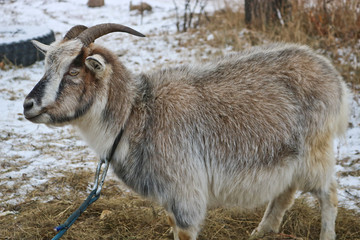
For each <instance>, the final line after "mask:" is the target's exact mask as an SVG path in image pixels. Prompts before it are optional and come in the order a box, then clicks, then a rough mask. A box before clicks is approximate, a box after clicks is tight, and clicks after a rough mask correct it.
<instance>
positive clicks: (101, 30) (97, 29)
mask: <svg viewBox="0 0 360 240" xmlns="http://www.w3.org/2000/svg"><path fill="white" fill-rule="evenodd" d="M112 32H126V33H129V34H132V35H135V36H138V37H145V35H143V34H141V33H139V32H138V31H135V30H134V29H132V28H129V27H126V26H124V25H121V24H116V23H104V24H98V25H95V26H93V27H90V28H88V29H86V30H85V31H83V32H82V33H80V35H79V36H78V38H79V39H80V40H81V42H82V43H83V44H84V45H85V46H88V45H89V44H90V43H92V42H94V41H95V39H97V38H99V37H101V36H104V35H106V34H108V33H112Z"/></svg>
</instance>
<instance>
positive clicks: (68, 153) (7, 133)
mask: <svg viewBox="0 0 360 240" xmlns="http://www.w3.org/2000/svg"><path fill="white" fill-rule="evenodd" d="M86 3H87V1H86V0H82V1H75V0H62V1H60V0H47V1H43V0H34V1H33V0H31V1H30V0H23V1H7V0H5V1H2V2H0V6H1V7H0V15H1V16H2V26H3V25H6V26H14V27H20V28H27V27H36V26H40V27H44V28H48V29H52V30H53V31H54V32H55V34H56V37H57V39H61V38H62V37H63V36H64V34H65V33H66V31H67V30H68V29H70V28H71V27H72V26H74V25H76V24H83V25H87V26H92V25H95V24H98V23H104V22H116V23H121V24H124V25H127V26H130V27H132V28H134V29H136V30H138V31H139V32H141V33H143V34H145V35H146V36H147V37H146V38H136V37H134V36H130V35H127V34H124V33H115V34H110V35H107V36H104V37H102V38H101V39H98V40H97V43H98V44H100V45H105V46H106V47H107V48H110V49H112V50H113V51H114V52H115V53H117V54H118V55H119V58H120V59H121V61H122V62H123V63H124V64H125V65H126V66H127V67H128V68H129V69H130V70H131V71H133V72H134V73H140V72H145V71H150V70H152V69H157V68H161V67H164V66H169V65H172V66H173V65H176V64H181V63H191V62H194V61H207V60H208V59H211V58H213V57H216V56H218V55H223V54H226V53H229V52H231V51H232V48H231V46H229V47H226V48H215V47H213V46H210V45H209V44H208V43H207V41H210V40H211V39H212V38H213V36H212V35H210V34H209V35H208V36H207V37H206V38H203V37H202V38H198V37H197V34H199V33H196V32H192V33H177V32H176V25H175V15H176V14H175V8H174V5H173V2H172V1H166V0H151V1H147V3H149V4H150V5H151V6H152V12H145V13H144V16H143V17H141V15H140V14H139V13H138V12H136V11H129V1H117V0H106V1H105V6H104V7H101V8H88V7H87V5H86ZM133 4H136V2H135V1H133ZM181 4H182V2H181V1H180V3H179V6H182V5H181ZM220 7H221V6H220V4H218V3H217V1H210V2H209V4H208V7H207V11H209V12H210V13H211V11H214V10H217V8H220ZM0 29H1V26H0ZM248 31H249V30H246V29H244V30H243V31H241V32H239V39H240V41H243V42H244V48H246V47H249V46H250V45H251V44H250V43H249V41H248V40H247V37H246V36H247V33H248ZM1 38H4V37H2V36H0V39H1ZM10 39H11V38H10ZM195 39H196V40H195ZM2 40H7V41H9V39H2ZM264 41H265V40H264ZM43 71H44V63H43V62H37V63H35V64H34V65H32V66H29V67H26V68H21V67H20V68H19V67H11V68H6V69H4V70H0V112H1V113H2V114H1V115H0V220H1V218H3V217H4V215H7V214H12V215H11V216H12V217H13V216H14V218H16V216H17V215H21V213H22V211H21V209H23V210H24V209H27V206H30V205H31V206H33V204H34V203H39V202H40V203H42V205H41V206H44V205H45V204H49V205H48V206H52V208H53V209H54V208H55V205H56V201H57V200H58V201H60V199H61V200H64V199H69V201H70V202H72V203H73V204H72V205H71V209H73V208H76V206H75V205H76V204H78V203H80V202H79V201H81V199H83V198H85V195H86V192H88V190H89V189H90V188H91V181H92V175H93V172H94V171H95V167H96V162H97V161H98V159H97V156H96V155H95V154H94V153H93V152H92V150H90V149H89V148H88V147H87V146H86V144H85V143H84V142H83V141H82V140H81V139H80V138H79V137H78V136H77V135H76V132H75V131H74V130H73V129H71V128H69V127H63V128H48V127H46V126H44V125H35V124H33V123H30V122H29V121H27V120H26V119H24V116H23V114H22V103H23V100H24V98H25V96H26V94H27V93H28V92H29V91H30V90H31V89H32V87H33V86H34V85H35V84H36V83H37V81H38V80H40V79H41V77H42V75H43ZM353 89H355V88H353ZM357 91H358V90H357ZM359 96H360V94H359V92H356V91H355V90H354V98H353V99H352V102H351V109H352V112H351V119H350V122H349V129H348V131H347V133H346V136H345V138H344V139H342V140H338V141H336V143H335V149H334V150H335V151H336V156H337V159H338V160H337V165H336V171H337V173H336V174H337V175H336V176H337V180H338V183H339V190H338V194H339V200H340V206H341V207H343V208H344V209H354V210H355V211H359V210H360V200H359V199H360V187H359V186H360V170H359V169H360V99H359ZM80 173H81V174H80ZM79 179H81V184H80V185H81V186H77V185H76V183H77V182H79ZM104 188H105V189H104V191H105V194H104V195H105V197H104V198H105V199H108V198H110V196H114V197H115V198H116V199H117V200H118V201H120V200H121V201H120V202H121V204H120V208H126V207H124V206H125V205H126V204H127V203H126V202H125V203H124V201H125V200H124V196H125V197H128V196H131V197H130V198H133V199H135V200H136V201H135V203H134V202H131V201H130V202H129V203H128V204H129V205H130V207H133V205H135V206H136V204H137V203H139V205H145V206H144V208H145V209H146V211H150V213H149V215H150V217H149V219H148V220H146V219H145V222H146V221H148V222H146V224H151V221H154V216H155V220H156V219H157V217H158V216H159V215H161V216H163V215H164V213H163V210H161V209H159V208H156V207H155V208H153V207H150V205H149V203H148V202H143V201H141V200H139V199H138V198H137V197H136V196H133V195H132V193H130V192H129V191H128V190H127V189H126V187H124V186H123V185H122V184H121V183H120V182H119V181H118V180H117V179H116V177H115V176H114V174H113V173H112V172H110V174H109V176H108V179H107V182H105V187H104ZM111 189H112V190H113V192H112V194H110V193H109V192H110V190H111ZM107 193H108V196H107V195H106V194H107ZM115 193H116V194H118V195H119V196H117V197H116V196H115ZM74 196H76V197H74ZM118 198H120V199H118ZM74 199H76V201H75V200H74ZM300 199H301V200H300V201H301V202H303V201H307V200H308V199H311V198H309V196H307V195H305V196H302V197H300ZM127 200H129V199H127ZM312 203H313V202H310V203H309V204H310V205H311V204H312ZM111 204H112V205H111V206H113V202H111ZM124 204H125V205H124ZM95 205H96V203H95ZM17 206H18V207H17ZM19 206H20V207H19ZM36 206H39V205H36ZM56 206H58V205H56ZM99 206H104V204H101V203H100V204H99V205H98V207H96V209H97V211H99V212H100V213H101V212H103V211H104V210H107V208H109V206H108V207H105V208H103V209H102V210H100V209H99ZM105 206H106V205H105ZM61 207H63V208H64V210H65V209H66V212H65V213H64V212H60V213H59V212H57V213H56V214H55V213H51V211H48V210H46V211H47V212H48V213H49V214H50V215H51V214H54V215H56V217H57V218H54V219H55V220H54V219H52V221H53V222H54V221H55V222H56V221H64V220H65V218H64V217H65V216H63V218H61V216H62V215H66V216H68V215H69V214H70V212H69V211H70V210H69V209H68V207H67V206H66V204H64V205H63V206H61ZM142 208H143V207H142V206H136V208H135V209H137V210H139V211H141V209H142ZM50 209H51V208H50ZM149 209H150V210H149ZM151 209H153V212H151ZM44 211H45V210H44ZM109 211H110V213H111V211H113V212H115V210H112V209H109ZM217 211H220V210H217ZM221 211H225V212H226V211H227V210H221ZM27 213H28V212H27ZM227 213H229V212H227ZM60 214H61V215H60ZM229 214H230V215H231V214H235V215H236V216H237V217H239V215H237V213H236V212H235V213H234V212H230V213H229ZM105 215H106V214H105ZM216 215H221V214H219V212H212V213H211V214H210V220H208V221H223V222H226V219H223V220H219V219H216V218H215V219H214V216H216ZM29 216H30V215H29ZM33 216H37V215H36V214H33ZM259 216H260V215H259ZM259 216H257V217H259ZM17 218H18V219H21V217H20V216H18V217H17ZM225 218H226V217H225ZM119 221H120V220H119ZM162 221H163V220H162ZM236 221H238V222H242V220H241V219H238V220H236ZM244 221H245V222H246V221H247V220H244ZM251 221H253V222H258V219H257V220H251ZM163 222H164V221H163ZM54 224H56V223H54ZM164 224H166V223H164ZM221 226H223V227H221V228H220V229H218V230H219V231H220V230H221V229H222V230H224V229H225V230H226V225H224V224H223V225H221ZM255 226H256V224H255ZM218 230H215V231H218ZM14 231H16V228H14ZM167 231H168V230H163V232H162V233H161V234H165V235H164V236H167V235H168V234H169V232H167ZM249 231H250V230H249ZM0 233H1V232H0ZM1 235H2V234H0V238H1ZM14 236H15V235H14ZM14 236H13V237H14ZM25 236H26V235H25ZM40 236H41V234H40ZM228 237H230V236H228ZM14 238H16V237H14ZM74 238H75V239H76V237H74ZM137 239H141V237H140V238H137ZM204 239H206V237H204ZM214 239H217V238H216V237H214ZM219 239H221V238H219ZM343 239H345V238H343Z"/></svg>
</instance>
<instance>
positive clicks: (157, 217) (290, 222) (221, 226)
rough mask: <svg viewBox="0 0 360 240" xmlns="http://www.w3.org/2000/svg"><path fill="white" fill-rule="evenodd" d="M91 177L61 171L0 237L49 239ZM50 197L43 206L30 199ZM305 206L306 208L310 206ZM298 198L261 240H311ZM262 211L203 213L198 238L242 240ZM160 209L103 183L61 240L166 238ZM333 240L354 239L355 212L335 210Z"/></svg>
mask: <svg viewBox="0 0 360 240" xmlns="http://www.w3.org/2000/svg"><path fill="white" fill-rule="evenodd" d="M92 175H93V174H92V173H89V172H86V171H83V172H79V173H76V174H74V173H64V177H60V178H53V179H51V180H50V181H49V182H48V183H47V185H46V186H45V187H42V186H40V187H39V189H38V190H36V191H33V192H32V193H31V194H29V196H28V197H29V199H28V200H27V201H25V202H23V203H21V204H18V205H15V206H14V205H9V206H6V207H5V211H16V212H17V214H15V215H7V216H2V217H0V226H1V228H0V239H50V238H52V237H53V236H54V235H55V232H54V231H53V230H52V229H53V227H55V226H57V225H59V224H62V223H63V222H64V221H65V220H66V218H67V217H68V216H69V215H70V214H71V213H72V212H73V211H74V210H75V209H76V208H77V207H79V206H80V204H81V203H82V201H83V199H85V197H86V192H88V190H87V188H88V183H90V182H92ZM44 196H53V198H54V200H52V201H49V202H46V203H44V202H42V201H35V200H30V199H33V198H40V199H41V198H42V197H44ZM310 205H311V204H310ZM310 205H309V204H308V203H307V202H306V201H305V199H304V198H301V199H298V200H297V201H296V203H295V205H294V206H293V207H292V209H291V210H290V211H288V212H287V214H286V215H285V217H284V221H283V224H282V227H281V231H282V234H276V235H275V234H273V235H269V236H267V237H265V238H264V239H299V238H302V239H317V238H318V236H319V232H320V213H319V209H318V207H317V206H315V207H311V206H310ZM263 211H264V209H257V210H254V211H251V212H242V211H239V210H237V209H215V210H211V211H209V214H208V217H207V219H206V221H205V223H204V227H203V230H202V232H201V233H200V236H199V240H203V239H213V240H216V239H247V237H248V236H249V234H250V233H251V231H252V230H253V229H254V228H255V227H256V226H257V224H258V223H259V222H260V220H261V217H262V214H263ZM166 219H167V217H166V213H165V211H164V209H163V208H161V207H158V206H156V205H155V204H153V203H151V202H149V201H146V200H143V199H141V198H140V197H138V196H136V195H134V194H132V193H124V192H123V191H122V190H121V189H120V188H119V183H118V182H116V181H113V180H108V181H106V183H105V187H104V189H103V193H102V196H101V198H100V199H99V200H98V201H97V202H95V203H94V204H93V205H91V206H90V207H89V208H88V209H87V211H85V212H84V214H83V215H82V216H81V217H80V218H79V219H78V221H77V222H75V224H74V225H73V226H72V227H71V228H70V230H69V231H68V232H67V233H66V234H65V235H64V236H63V238H62V239H172V235H171V230H170V227H169V225H168V224H167V220H166ZM336 231H337V234H338V239H360V214H359V213H356V212H354V211H351V210H348V209H344V208H339V214H338V218H337V225H336Z"/></svg>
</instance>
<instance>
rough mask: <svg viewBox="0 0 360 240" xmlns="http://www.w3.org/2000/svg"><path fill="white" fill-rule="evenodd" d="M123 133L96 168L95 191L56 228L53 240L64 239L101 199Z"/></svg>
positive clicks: (122, 131) (120, 133)
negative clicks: (73, 226)
mask: <svg viewBox="0 0 360 240" xmlns="http://www.w3.org/2000/svg"><path fill="white" fill-rule="evenodd" d="M123 133H124V128H122V129H121V130H120V132H119V133H118V135H117V136H116V138H115V141H114V143H113V145H112V147H111V151H110V155H109V156H108V157H107V158H105V159H100V162H99V163H98V166H97V168H96V174H95V182H94V189H93V190H92V191H91V193H90V194H89V196H88V197H87V198H86V199H85V201H84V202H83V203H82V204H81V206H80V207H79V208H78V209H76V211H75V212H74V213H73V214H71V216H70V217H69V218H68V219H67V220H66V221H65V223H64V224H62V225H59V226H57V227H56V228H55V231H57V232H58V233H57V234H56V235H55V237H53V238H52V240H58V239H60V238H61V237H62V235H64V234H65V233H66V231H67V230H68V229H69V228H70V227H71V225H73V223H74V222H75V221H76V219H78V217H80V215H81V214H82V213H83V212H84V211H85V210H86V208H87V207H88V206H90V205H91V204H92V203H93V202H95V201H96V200H98V199H99V197H100V192H101V189H102V186H103V184H104V181H105V177H106V173H107V171H108V168H109V163H110V160H111V159H112V157H113V156H114V153H115V150H116V147H117V145H118V144H119V142H120V140H121V136H122V135H123ZM103 163H105V168H104V170H103V173H102V176H101V180H100V183H99V176H100V171H101V166H102V164H103Z"/></svg>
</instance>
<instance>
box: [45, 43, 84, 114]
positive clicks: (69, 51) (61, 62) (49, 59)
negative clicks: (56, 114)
mask: <svg viewBox="0 0 360 240" xmlns="http://www.w3.org/2000/svg"><path fill="white" fill-rule="evenodd" d="M82 47H83V44H82V43H81V41H80V40H70V41H67V42H64V43H60V44H59V45H58V46H56V45H55V46H51V48H50V49H49V51H48V52H47V54H46V58H45V69H46V74H48V82H47V83H46V86H45V89H44V95H43V98H42V107H46V106H49V105H51V104H53V103H54V102H55V101H56V96H57V92H58V90H59V86H60V82H61V80H62V78H63V76H64V74H65V73H66V72H67V71H68V70H69V66H70V64H71V63H72V62H73V61H74V59H75V58H76V57H77V56H78V54H79V53H80V51H81V48H82Z"/></svg>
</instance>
